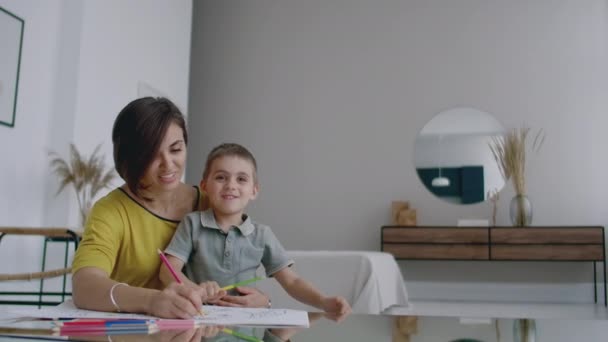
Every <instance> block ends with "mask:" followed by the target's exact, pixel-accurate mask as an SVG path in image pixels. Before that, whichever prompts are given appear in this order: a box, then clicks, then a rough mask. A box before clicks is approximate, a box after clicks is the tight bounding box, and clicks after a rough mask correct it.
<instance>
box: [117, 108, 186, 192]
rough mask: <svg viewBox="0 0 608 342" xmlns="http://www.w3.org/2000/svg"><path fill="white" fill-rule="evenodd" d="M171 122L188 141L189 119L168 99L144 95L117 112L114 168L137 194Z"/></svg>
mask: <svg viewBox="0 0 608 342" xmlns="http://www.w3.org/2000/svg"><path fill="white" fill-rule="evenodd" d="M172 123H175V124H177V125H178V126H179V127H181V129H182V131H183V132H184V143H186V144H187V143H188V132H187V131H186V121H185V120H184V116H183V114H182V112H181V111H180V110H179V109H178V108H177V106H175V104H173V102H171V101H170V100H169V99H166V98H164V97H157V98H154V97H142V98H140V99H137V100H134V101H131V102H130V103H129V104H128V105H127V106H126V107H125V108H123V109H122V110H121V111H120V113H118V116H117V117H116V121H114V128H113V129H112V143H113V144H114V167H115V168H116V172H118V174H119V175H120V177H122V179H124V181H125V182H126V183H127V186H128V187H129V190H131V192H133V193H134V194H138V190H139V189H140V184H139V183H140V181H141V178H142V177H143V176H144V173H145V172H146V170H147V169H148V167H149V166H150V164H151V163H152V160H153V159H154V158H155V156H156V154H157V153H158V149H159V147H160V144H161V142H162V139H163V138H164V137H165V134H166V133H167V130H168V129H169V126H170V125H171V124H172Z"/></svg>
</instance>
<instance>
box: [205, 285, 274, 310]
mask: <svg viewBox="0 0 608 342" xmlns="http://www.w3.org/2000/svg"><path fill="white" fill-rule="evenodd" d="M236 291H237V292H238V293H239V294H240V296H229V295H228V296H224V297H222V298H221V299H219V300H217V301H213V302H210V303H212V304H215V305H220V306H231V307H246V308H267V307H268V304H269V303H270V300H269V299H268V296H266V295H265V294H263V293H262V292H260V290H258V289H255V288H252V287H246V286H239V287H237V288H236Z"/></svg>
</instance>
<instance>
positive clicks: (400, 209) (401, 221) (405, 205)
mask: <svg viewBox="0 0 608 342" xmlns="http://www.w3.org/2000/svg"><path fill="white" fill-rule="evenodd" d="M391 209H392V224H393V225H396V226H416V225H417V223H418V222H417V221H418V220H417V217H416V209H413V208H410V202H408V201H393V202H392V203H391Z"/></svg>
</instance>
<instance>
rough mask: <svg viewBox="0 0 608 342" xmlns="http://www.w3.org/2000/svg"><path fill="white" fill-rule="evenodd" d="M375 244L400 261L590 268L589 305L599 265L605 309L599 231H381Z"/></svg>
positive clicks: (586, 228) (570, 228)
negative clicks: (537, 263) (569, 263)
mask: <svg viewBox="0 0 608 342" xmlns="http://www.w3.org/2000/svg"><path fill="white" fill-rule="evenodd" d="M381 244H382V247H381V249H382V251H384V252H388V253H391V254H393V255H394V256H395V259H401V260H478V261H484V260H485V261H581V262H592V263H593V289H594V299H595V302H597V277H596V267H597V266H596V263H597V262H602V266H603V276H604V305H605V306H608V297H607V294H606V293H607V289H606V248H605V239H604V227H601V226H567V227H558V226H551V227H548V226H547V227H544V226H543V227H541V226H537V227H446V226H424V227H422V226H417V227H408V226H383V227H382V236H381Z"/></svg>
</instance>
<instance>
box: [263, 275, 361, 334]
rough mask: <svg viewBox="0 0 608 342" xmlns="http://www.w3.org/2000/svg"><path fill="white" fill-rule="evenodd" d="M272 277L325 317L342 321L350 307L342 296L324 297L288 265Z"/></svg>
mask: <svg viewBox="0 0 608 342" xmlns="http://www.w3.org/2000/svg"><path fill="white" fill-rule="evenodd" d="M273 277H275V278H276V279H277V281H278V282H279V283H280V284H281V286H282V287H283V288H284V289H285V291H287V293H289V295H290V296H292V297H293V298H295V299H297V300H298V301H300V302H302V303H305V304H308V305H312V306H314V307H316V308H319V309H321V310H323V311H325V313H326V314H327V317H328V318H330V319H333V320H336V321H338V322H339V321H342V320H343V319H344V318H345V317H346V316H347V315H348V314H350V311H351V308H350V305H349V304H348V302H347V301H346V299H344V298H343V297H340V296H338V297H325V296H324V295H323V294H321V292H320V291H319V290H318V289H317V288H316V287H315V286H314V285H313V284H311V283H310V282H308V281H306V280H304V279H302V278H301V277H300V276H298V274H297V273H296V272H295V271H293V270H292V269H291V268H289V267H285V268H283V269H281V270H280V271H278V272H276V273H274V274H273Z"/></svg>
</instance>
